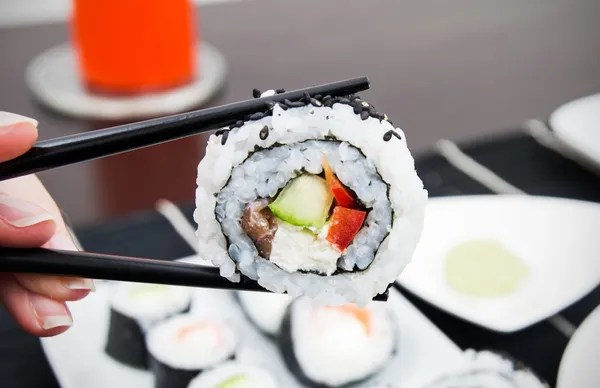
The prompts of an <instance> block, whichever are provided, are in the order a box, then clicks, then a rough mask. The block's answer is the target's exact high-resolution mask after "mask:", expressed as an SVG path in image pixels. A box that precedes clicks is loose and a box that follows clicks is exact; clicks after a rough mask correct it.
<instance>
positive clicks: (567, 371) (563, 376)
mask: <svg viewBox="0 0 600 388" xmlns="http://www.w3.org/2000/svg"><path fill="white" fill-rule="evenodd" d="M598 359H600V306H598V307H596V309H595V310H594V311H593V312H592V313H591V314H590V315H589V316H588V317H587V318H586V319H585V321H583V323H582V324H581V326H579V329H577V331H576V332H575V334H574V335H573V337H571V341H570V342H569V344H568V345H567V349H566V350H565V353H564V354H563V357H562V360H561V362H560V367H559V369H558V379H557V382H556V388H573V387H577V388H597V387H600V368H598Z"/></svg>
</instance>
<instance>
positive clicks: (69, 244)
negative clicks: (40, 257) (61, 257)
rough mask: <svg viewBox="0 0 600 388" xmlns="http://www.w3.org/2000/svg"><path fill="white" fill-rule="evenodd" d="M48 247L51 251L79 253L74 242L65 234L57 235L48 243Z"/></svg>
mask: <svg viewBox="0 0 600 388" xmlns="http://www.w3.org/2000/svg"><path fill="white" fill-rule="evenodd" d="M46 246H47V247H48V248H50V249H62V250H65V251H77V250H78V249H77V247H76V246H75V243H74V242H73V240H71V239H70V238H69V237H67V236H65V235H63V234H55V235H54V236H52V238H51V239H50V240H48V242H47V243H46Z"/></svg>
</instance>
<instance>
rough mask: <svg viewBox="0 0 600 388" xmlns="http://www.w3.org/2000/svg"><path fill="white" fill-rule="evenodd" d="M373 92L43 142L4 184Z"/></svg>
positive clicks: (234, 108) (4, 168)
mask: <svg viewBox="0 0 600 388" xmlns="http://www.w3.org/2000/svg"><path fill="white" fill-rule="evenodd" d="M367 89H369V79H368V78H367V77H359V78H353V79H348V80H345V81H338V82H333V83H329V84H324V85H320V86H313V87H309V88H304V89H299V90H294V91H290V92H284V93H280V94H275V95H273V96H269V97H261V98H255V99H251V100H246V101H241V102H236V103H232V104H228V105H222V106H216V107H212V108H207V109H202V110H197V111H193V112H189V113H182V114H177V115H173V116H166V117H161V118H157V119H152V120H146V121H140V122H136V123H132V124H125V125H120V126H116V127H112V128H107V129H101V130H96V131H93V132H86V133H81V134H76V135H70V136H65V137H59V138H55V139H51V140H45V141H40V142H38V143H36V144H35V145H34V147H33V148H32V149H31V150H29V151H28V152H27V153H25V154H24V155H22V156H20V157H18V158H16V159H12V160H10V161H8V162H4V163H1V164H0V181H2V180H6V179H11V178H16V177H19V176H23V175H29V174H35V173H38V172H41V171H45V170H50V169H53V168H57V167H62V166H66V165H70V164H74V163H79V162H84V161H88V160H93V159H98V158H103V157H106V156H111V155H115V154H118V153H122V152H127V151H132V150H136V149H139V148H144V147H148V146H152V145H156V144H160V143H164V142H168V141H172V140H176V139H180V138H184V137H187V136H191V135H195V134H199V133H203V132H208V131H211V130H214V129H217V128H220V127H224V126H227V125H230V124H232V123H234V122H236V121H238V120H244V119H245V118H246V117H247V116H249V115H251V114H252V113H255V112H260V111H265V110H267V109H268V104H267V103H268V102H280V103H282V102H283V101H284V100H289V101H292V102H293V101H298V100H300V99H301V98H303V97H304V96H305V94H306V93H308V94H309V95H311V96H314V95H318V94H320V95H323V96H325V95H330V96H343V95H349V94H353V93H357V92H360V91H363V90H367Z"/></svg>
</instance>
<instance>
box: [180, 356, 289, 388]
mask: <svg viewBox="0 0 600 388" xmlns="http://www.w3.org/2000/svg"><path fill="white" fill-rule="evenodd" d="M278 386H279V385H278V384H277V380H276V379H275V377H274V376H273V375H272V374H270V373H269V372H267V371H266V370H264V369H262V368H259V367H256V366H253V365H246V364H241V363H239V362H235V361H229V362H226V363H224V364H222V365H220V366H218V367H216V368H214V369H212V370H209V371H206V372H204V373H202V374H201V375H199V376H197V377H196V378H194V379H193V380H192V381H191V382H190V384H189V385H188V388H278Z"/></svg>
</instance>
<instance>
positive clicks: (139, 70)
mask: <svg viewBox="0 0 600 388" xmlns="http://www.w3.org/2000/svg"><path fill="white" fill-rule="evenodd" d="M71 33H72V40H73V42H74V46H75V48H76V52H77V57H78V62H79V68H80V71H81V74H82V77H83V82H84V84H85V85H86V87H87V88H88V90H90V91H93V92H100V93H109V94H127V95H131V94H141V93H148V92H157V91H164V90H168V89H170V88H174V87H177V86H181V85H184V84H186V83H188V82H191V81H192V80H193V79H194V78H195V76H196V74H194V72H195V71H196V63H195V62H196V60H197V58H196V57H195V54H196V48H195V44H196V39H197V36H196V31H195V19H194V7H193V5H192V4H191V3H190V0H73V14H72V20H71Z"/></svg>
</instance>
